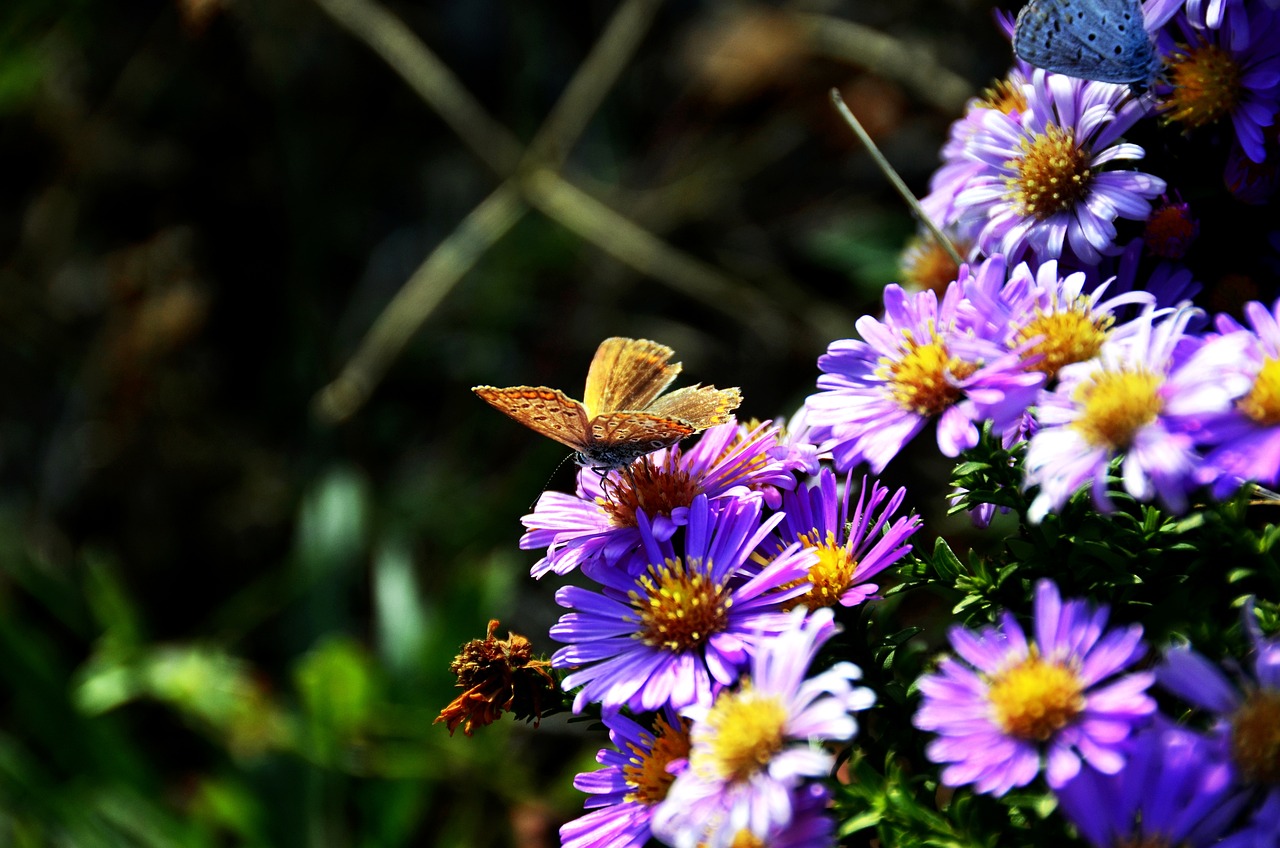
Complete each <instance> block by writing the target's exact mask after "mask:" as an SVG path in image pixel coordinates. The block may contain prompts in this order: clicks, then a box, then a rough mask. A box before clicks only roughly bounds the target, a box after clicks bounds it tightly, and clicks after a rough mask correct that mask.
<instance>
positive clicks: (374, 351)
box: [315, 180, 527, 423]
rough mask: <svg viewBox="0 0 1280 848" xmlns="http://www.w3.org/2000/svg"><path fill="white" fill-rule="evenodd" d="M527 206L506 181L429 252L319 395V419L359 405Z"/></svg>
mask: <svg viewBox="0 0 1280 848" xmlns="http://www.w3.org/2000/svg"><path fill="white" fill-rule="evenodd" d="M526 208H527V207H526V206H525V205H524V203H523V202H521V200H520V195H519V192H518V191H517V189H516V187H515V185H514V184H513V183H512V182H511V181H510V180H508V181H507V182H504V183H503V184H502V185H500V186H499V187H498V188H497V189H496V190H495V191H494V192H493V193H492V194H490V195H489V196H488V197H486V198H485V199H484V201H483V202H481V204H480V205H479V206H477V207H476V208H475V209H473V210H472V211H471V214H469V215H467V217H466V218H464V219H463V220H462V223H461V224H459V225H458V228H457V229H456V230H454V231H453V232H452V233H450V234H449V236H448V237H447V238H446V239H445V240H444V241H442V242H440V244H439V245H438V246H437V247H436V249H435V250H433V251H431V253H430V255H428V256H427V258H426V259H425V260H423V262H422V264H421V265H419V266H418V269H417V270H416V271H414V272H413V276H411V277H410V278H409V279H408V281H407V282H405V284H404V285H403V286H402V287H401V288H400V291H398V292H396V295H395V297H393V298H392V299H391V302H390V303H388V304H387V305H386V307H385V308H384V309H383V310H382V313H381V314H380V315H378V318H377V320H376V321H374V323H373V326H372V327H371V328H370V329H369V332H368V333H366V334H365V337H364V338H363V339H362V340H361V341H360V347H359V348H358V349H357V350H356V353H355V355H354V356H352V357H351V359H350V361H348V362H347V364H346V365H345V366H343V369H342V372H341V373H340V374H339V375H338V377H337V379H335V380H334V381H333V382H332V383H330V384H329V385H327V386H325V387H324V388H323V389H322V390H321V391H320V393H319V394H318V395H317V396H316V399H315V412H316V414H317V415H318V416H319V417H320V419H321V420H323V421H328V422H330V423H336V422H338V421H343V420H345V419H347V418H349V417H350V416H351V415H352V414H353V413H354V412H355V411H356V410H357V409H359V408H360V406H361V405H362V404H363V403H364V402H365V401H366V400H367V399H368V398H369V395H370V393H371V392H372V391H373V387H374V386H375V385H377V383H378V381H379V380H380V379H382V375H383V374H384V373H385V372H386V370H387V367H388V366H390V365H391V363H392V362H394V361H395V359H396V357H397V356H399V355H400V351H402V350H403V349H404V346H405V344H407V343H408V341H409V339H410V338H412V337H413V334H414V333H416V332H417V331H418V328H419V327H421V326H422V322H423V321H425V320H426V319H427V316H428V315H430V314H431V312H432V310H434V309H435V307H436V305H437V304H438V303H439V302H440V301H441V299H443V298H444V296H445V295H446V294H448V293H449V290H450V289H452V288H453V286H454V285H455V284H456V283H457V282H458V281H459V280H460V279H462V277H463V275H464V274H466V273H467V272H468V271H470V270H471V268H472V266H474V265H475V264H476V262H477V261H479V259H480V257H481V256H483V255H484V253H485V252H486V251H488V249H489V248H490V247H492V246H493V245H494V243H495V242H497V241H498V239H500V238H502V237H503V236H504V235H506V233H507V231H508V230H510V229H511V228H512V227H513V226H514V225H515V223H516V221H518V220H520V218H521V217H522V216H523V215H524V213H525V210H526Z"/></svg>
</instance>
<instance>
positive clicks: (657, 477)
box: [520, 421, 812, 577]
mask: <svg viewBox="0 0 1280 848" xmlns="http://www.w3.org/2000/svg"><path fill="white" fill-rule="evenodd" d="M778 434H779V430H778V428H776V427H771V426H769V425H768V423H765V424H759V425H756V426H755V427H751V428H746V427H743V426H742V425H740V424H738V423H737V422H736V421H729V422H726V423H724V424H718V425H716V426H715V427H710V428H708V429H707V430H706V431H705V432H703V434H702V435H701V436H700V437H699V438H698V440H697V441H696V442H694V443H693V445H692V446H691V447H689V448H688V449H685V448H684V447H682V446H680V445H674V446H672V447H670V448H666V449H664V450H659V451H654V452H653V453H651V454H648V455H647V456H644V457H641V458H640V459H639V460H637V461H636V462H635V463H633V464H632V465H631V466H630V467H628V468H626V469H623V470H620V471H610V472H609V473H608V474H606V475H601V474H599V473H598V472H596V471H594V470H593V469H590V468H584V469H582V470H581V471H579V472H578V486H577V491H576V493H575V494H573V495H566V494H564V493H562V492H544V493H543V494H542V497H540V498H538V503H537V504H536V505H535V506H534V509H533V512H532V513H531V514H529V515H526V516H525V517H524V518H522V519H521V522H522V523H523V524H524V526H525V528H526V531H527V532H525V534H524V536H522V537H521V539H520V548H521V550H537V549H540V548H546V549H547V555H546V556H544V557H543V558H542V559H540V560H539V561H538V562H537V563H536V564H535V565H534V566H533V569H532V574H533V576H534V577H542V576H543V575H544V574H546V573H547V572H549V571H554V572H555V573H556V574H567V573H569V572H570V571H573V570H574V569H575V568H577V567H578V566H579V565H581V564H582V563H583V562H586V561H589V560H592V559H600V560H603V561H605V562H609V563H617V562H619V561H620V560H623V559H624V558H627V557H629V556H630V555H631V554H633V553H634V552H636V551H637V550H638V549H639V547H640V531H639V524H638V521H637V520H636V513H637V511H639V510H644V512H645V514H646V515H647V516H648V519H649V522H650V526H651V528H652V530H653V533H654V534H655V535H656V536H658V537H659V538H662V539H664V540H665V539H669V538H671V535H672V534H673V533H675V531H676V528H677V527H680V526H681V525H683V524H684V523H685V522H686V521H687V517H688V512H689V504H691V503H693V499H694V498H695V497H697V496H698V495H706V496H707V497H709V498H711V499H712V500H718V499H720V498H736V497H738V496H740V495H741V494H743V493H745V492H748V491H757V492H760V493H761V494H763V495H764V496H765V498H766V499H767V501H768V502H769V503H770V504H771V505H773V506H777V504H778V503H780V502H781V498H780V495H779V493H778V490H779V489H790V488H793V487H794V486H795V485H796V479H795V474H794V472H795V471H796V470H803V469H804V468H806V467H808V466H809V465H810V464H811V463H812V458H811V457H809V456H807V455H805V454H804V453H803V452H797V451H795V450H793V449H790V448H788V447H787V446H785V445H782V444H780V443H779V441H778Z"/></svg>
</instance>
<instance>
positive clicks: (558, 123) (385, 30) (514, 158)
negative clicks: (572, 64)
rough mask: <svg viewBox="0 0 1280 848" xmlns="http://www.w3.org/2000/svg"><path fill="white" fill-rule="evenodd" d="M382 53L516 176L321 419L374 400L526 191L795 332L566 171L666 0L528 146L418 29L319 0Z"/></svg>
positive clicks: (429, 268)
mask: <svg viewBox="0 0 1280 848" xmlns="http://www.w3.org/2000/svg"><path fill="white" fill-rule="evenodd" d="M316 2H317V3H318V4H319V5H320V6H321V7H322V8H323V9H325V11H327V12H328V13H329V14H330V15H332V16H333V18H334V19H335V20H337V21H338V22H339V23H341V24H342V25H343V26H345V27H346V28H347V29H348V30H350V31H351V32H352V33H353V34H354V35H356V36H357V37H358V38H360V39H361V40H363V41H365V43H367V44H368V45H369V46H370V47H371V48H372V49H373V50H374V51H375V52H377V53H378V55H379V56H381V57H382V58H383V59H384V60H385V61H386V62H387V63H388V64H389V65H390V66H391V67H392V69H394V70H395V71H396V72H397V73H399V74H400V75H401V76H402V77H403V78H404V79H405V81H406V82H408V83H409V84H410V85H411V86H412V87H413V89H414V90H415V91H417V92H418V93H419V94H420V95H421V96H422V98H423V100H425V101H426V103H427V104H428V105H429V106H430V107H431V108H433V109H435V110H436V111H437V112H439V113H440V114H441V116H442V117H444V119H445V120H446V121H447V122H448V123H449V125H450V126H451V127H453V129H454V130H455V132H457V133H458V135H459V137H460V138H461V139H462V141H463V143H465V144H467V145H468V146H470V147H471V148H472V150H473V151H474V152H475V153H476V155H477V156H479V157H480V158H481V159H482V160H484V161H485V162H486V164H488V165H489V167H490V168H491V169H493V170H494V171H495V172H497V173H498V174H500V175H502V176H506V177H507V180H506V182H504V183H503V184H502V185H501V186H499V188H498V189H497V190H495V191H494V192H493V193H492V194H491V195H489V197H488V198H486V199H485V201H484V202H483V203H481V204H480V206H478V207H477V208H476V209H475V210H473V211H472V212H471V213H470V214H469V215H468V216H467V218H466V220H464V221H463V222H462V224H461V225H460V226H459V227H458V228H457V229H456V230H455V231H454V232H453V233H452V234H450V235H449V236H448V237H447V238H446V239H445V240H444V241H443V242H441V243H440V244H439V246H437V247H436V249H435V250H434V251H432V253H431V255H430V256H428V257H427V259H426V260H425V261H424V262H423V263H422V265H420V266H419V267H418V270H417V271H415V272H414V274H413V276H412V277H410V279H409V280H408V281H407V282H406V283H405V285H404V287H403V288H402V289H401V290H400V291H399V292H398V293H397V294H396V296H395V297H394V298H392V300H391V302H390V303H388V304H387V306H386V307H385V308H384V309H383V311H382V313H381V314H380V315H379V316H378V318H377V320H376V321H375V322H374V324H373V326H372V327H371V328H370V330H369V332H368V333H367V334H366V335H365V338H364V339H362V340H361V342H360V347H359V348H358V349H357V351H356V353H355V355H354V356H352V358H351V360H350V361H349V362H348V363H347V364H346V365H345V366H344V367H343V369H342V371H341V373H340V374H339V375H338V377H337V378H336V379H335V380H334V381H333V382H332V383H330V384H329V385H328V386H325V387H324V388H323V389H322V390H321V391H320V393H319V394H318V395H317V397H316V400H315V405H314V408H315V412H316V414H317V415H318V416H319V417H320V419H321V420H323V421H328V422H331V423H334V422H339V421H343V420H345V419H347V418H349V417H350V416H351V415H353V414H354V413H355V412H356V410H358V409H359V408H360V406H361V405H362V404H363V403H364V402H365V401H366V400H367V399H368V398H369V395H370V394H371V393H372V391H373V388H374V386H376V385H377V382H378V381H379V380H380V379H381V378H382V375H383V374H384V373H385V372H386V370H387V368H388V367H389V366H390V365H391V363H392V362H394V361H395V359H396V357H397V356H399V355H400V352H401V351H402V350H403V349H404V346H405V345H406V344H407V343H408V341H409V339H410V338H412V336H413V334H414V333H416V332H417V330H418V329H419V328H420V327H421V326H422V324H423V322H425V321H426V319H427V317H428V316H429V315H430V314H431V312H432V311H433V310H434V309H435V307H436V305H437V304H439V302H440V301H441V299H442V298H443V297H444V296H445V295H446V294H447V293H448V291H449V290H450V289H451V288H452V287H453V286H454V285H455V284H456V283H457V282H458V281H459V280H460V279H461V278H462V276H463V275H465V274H466V273H467V271H469V270H470V269H471V268H472V266H474V265H475V263H476V261H478V260H479V258H480V256H481V255H483V253H484V252H485V251H486V250H488V249H489V248H490V247H491V246H492V245H493V244H494V243H495V242H497V241H498V239H500V238H501V237H502V236H503V234H505V233H506V232H507V230H509V229H510V228H511V227H512V226H513V225H514V224H515V222H516V221H517V220H518V219H519V218H520V216H521V215H522V214H523V213H524V211H525V206H524V203H523V202H522V200H521V195H523V199H524V201H527V202H528V203H529V204H531V205H533V206H535V207H537V208H538V209H539V210H540V211H541V212H543V213H544V214H546V215H548V216H549V217H551V218H553V219H554V220H556V221H558V222H560V223H561V224H562V225H563V226H565V227H566V228H568V229H569V230H571V231H572V232H574V233H576V234H577V235H579V236H580V237H582V238H583V239H585V240H587V241H589V242H592V243H593V244H595V245H596V246H597V247H599V248H600V249H601V250H603V251H604V252H605V253H608V254H609V255H611V256H613V257H614V258H616V259H618V260H620V261H622V262H624V263H626V264H627V265H630V266H631V267H632V268H634V269H636V270H637V271H639V272H640V273H642V274H646V275H649V276H651V277H654V278H655V279H658V280H661V281H663V282H665V283H666V284H667V285H668V286H670V287H671V288H673V289H675V290H676V291H679V292H681V293H683V294H684V295H686V296H687V297H689V298H691V299H694V300H697V301H700V302H702V303H705V304H707V305H709V306H711V307H713V308H715V309H718V310H720V311H722V312H724V313H725V314H727V315H729V316H730V317H731V318H733V319H734V320H736V321H739V322H741V323H743V324H744V325H746V326H748V327H750V328H752V329H753V330H754V331H755V332H756V333H757V334H758V335H759V336H760V338H761V339H763V340H765V341H767V342H777V341H779V340H781V339H783V338H785V337H786V334H785V318H783V317H782V315H783V310H782V308H781V307H780V306H779V305H778V304H776V303H774V302H773V301H772V299H771V298H769V297H767V296H765V295H763V294H761V293H760V292H758V291H756V290H753V289H751V288H749V287H747V286H746V285H745V284H743V283H741V282H740V281H737V280H735V279H733V278H731V277H729V276H727V275H725V274H723V273H722V272H720V271H718V270H717V269H715V268H713V267H712V266H710V265H708V264H706V263H704V262H702V261H700V260H698V259H696V258H694V257H692V256H689V255H688V254H686V253H684V252H683V251H681V250H679V249H678V248H675V247H673V246H671V245H669V244H667V243H666V242H665V241H663V240H662V239H661V238H659V237H658V236H656V235H654V234H653V233H652V232H650V231H649V230H646V229H645V228H644V227H642V226H640V225H639V224H637V223H635V222H634V221H632V220H630V219H628V218H626V217H624V216H623V215H621V214H620V213H618V212H616V211H614V210H613V209H611V208H609V207H608V206H605V205H604V204H602V203H601V202H600V201H598V200H596V199H595V198H593V197H591V196H590V195H588V194H586V193H585V192H583V191H582V190H580V189H578V188H575V187H574V186H573V185H571V184H569V183H568V182H566V181H565V180H564V179H563V178H562V177H561V176H559V175H558V174H557V173H555V172H556V170H558V168H559V166H560V165H561V164H562V163H563V162H564V159H565V157H566V156H567V155H568V152H569V150H571V149H572V147H573V145H574V143H575V142H576V141H577V139H578V138H579V136H581V134H582V132H583V131H584V130H585V129H586V127H587V124H588V123H589V122H590V120H591V117H592V116H593V115H594V114H595V112H596V110H597V109H598V108H599V106H600V103H601V102H602V101H603V99H604V97H605V95H606V94H607V93H608V92H609V91H610V90H611V89H612V88H613V85H614V83H615V82H616V81H617V78H618V76H619V74H620V73H621V72H622V70H623V68H625V67H626V65H627V63H628V62H629V61H630V60H631V57H632V55H634V53H635V50H636V49H637V47H638V46H639V45H640V42H641V40H642V39H643V37H644V34H645V33H646V32H647V31H648V28H649V25H650V23H651V22H652V20H653V17H654V14H655V13H656V11H657V9H658V6H659V5H660V3H661V0H626V2H624V3H623V4H622V5H621V6H620V7H619V8H618V10H617V11H616V12H614V14H613V16H612V17H611V18H610V20H609V23H608V24H607V25H606V27H605V30H604V32H603V33H602V34H601V36H600V38H598V39H597V40H596V43H595V44H594V45H593V47H592V49H591V52H590V53H589V54H588V55H587V58H586V59H585V60H583V63H582V64H581V65H580V66H579V68H578V70H577V72H576V73H575V74H574V76H573V78H572V79H571V80H570V81H569V84H568V85H567V86H566V87H565V90H564V92H563V93H562V94H561V96H560V98H559V99H558V100H557V102H556V104H555V105H554V106H553V107H552V108H551V111H550V112H549V113H548V115H547V118H546V119H545V120H544V122H543V124H542V126H541V127H540V128H539V129H538V132H537V133H536V134H535V136H534V139H533V141H532V142H531V144H530V145H529V148H528V150H527V151H523V152H522V151H520V150H519V147H520V143H519V142H518V141H517V140H516V139H515V137H514V136H512V135H511V134H510V132H509V131H508V130H507V129H506V128H505V127H503V126H502V125H501V124H499V123H498V122H497V121H495V120H494V119H493V118H491V117H490V116H489V115H488V114H487V113H486V112H484V110H483V109H482V108H481V107H480V105H479V104H478V103H477V102H476V101H475V100H474V98H472V97H471V95H470V94H469V93H468V92H467V91H466V90H465V89H464V88H463V87H462V85H461V83H460V82H459V81H458V80H457V78H456V77H454V76H453V74H452V73H451V72H450V71H449V69H448V68H447V67H445V66H444V65H443V64H442V63H441V62H440V60H439V59H437V58H436V57H435V55H434V54H433V53H431V51H430V50H429V49H428V48H427V47H426V45H424V44H422V42H421V41H420V40H419V39H418V38H417V36H415V35H414V34H413V33H412V31H410V30H409V29H408V27H406V26H405V25H404V23H403V22H401V21H400V20H399V19H397V18H396V17H395V16H394V15H392V14H391V13H390V12H388V11H387V10H386V9H384V8H383V7H381V6H379V5H378V4H376V3H375V2H373V0H316Z"/></svg>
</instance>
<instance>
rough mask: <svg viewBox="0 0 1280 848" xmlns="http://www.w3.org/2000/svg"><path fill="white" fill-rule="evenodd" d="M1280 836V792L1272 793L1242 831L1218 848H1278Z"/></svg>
mask: <svg viewBox="0 0 1280 848" xmlns="http://www.w3.org/2000/svg"><path fill="white" fill-rule="evenodd" d="M1277 834H1280V792H1272V793H1271V794H1269V795H1267V797H1266V799H1265V800H1264V801H1263V802H1262V804H1261V805H1259V806H1258V809H1257V810H1255V811H1254V814H1253V815H1252V816H1251V817H1250V818H1249V821H1248V822H1247V823H1246V824H1245V826H1244V827H1242V828H1241V829H1240V830H1237V831H1236V832H1235V833H1232V834H1229V835H1228V836H1226V837H1225V838H1223V840H1222V841H1221V842H1219V843H1217V848H1276V838H1277Z"/></svg>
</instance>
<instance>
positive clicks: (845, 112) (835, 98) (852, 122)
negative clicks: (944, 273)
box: [831, 88, 964, 267]
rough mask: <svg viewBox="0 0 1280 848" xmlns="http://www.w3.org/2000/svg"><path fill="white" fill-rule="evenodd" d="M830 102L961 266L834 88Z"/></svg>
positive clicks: (934, 225) (957, 252)
mask: <svg viewBox="0 0 1280 848" xmlns="http://www.w3.org/2000/svg"><path fill="white" fill-rule="evenodd" d="M831 102H833V103H834V104H835V106H836V110H837V111H839V112H840V117H842V118H844V120H845V122H846V123H847V124H848V125H849V127H850V129H852V130H853V132H854V134H855V135H856V136H858V140H859V141H861V142H862V143H863V145H865V146H866V148H867V152H868V153H870V154H871V158H872V159H874V160H875V162H876V165H877V166H878V167H879V168H880V170H881V172H882V173H883V174H884V175H885V177H887V178H888V180H889V182H890V183H891V184H892V185H893V187H894V189H896V190H897V192H898V194H900V195H901V196H902V199H903V200H905V201H906V202H907V206H908V207H910V209H911V212H912V214H913V215H915V216H916V218H917V219H918V220H919V221H920V223H922V224H924V225H925V227H926V228H927V229H928V230H929V232H930V233H932V234H933V237H934V238H935V239H937V241H938V244H939V245H940V246H941V247H942V249H943V250H945V251H946V252H947V256H950V257H951V260H952V261H953V262H955V263H956V267H959V266H961V265H963V264H964V260H963V259H961V258H960V253H959V251H957V250H956V247H955V245H953V244H952V243H951V239H949V238H947V237H946V236H945V235H943V233H942V230H940V229H938V225H937V224H935V223H934V222H933V219H932V218H930V217H929V216H928V215H927V214H925V211H924V207H923V206H921V205H920V201H919V200H916V196H915V195H914V194H912V193H911V189H909V188H907V184H906V183H904V182H903V181H902V177H900V176H898V172H897V171H896V170H894V167H893V166H892V165H890V164H889V160H888V159H886V158H884V154H883V153H881V152H880V148H879V147H877V146H876V143H875V142H874V141H872V140H871V136H870V135H869V134H868V133H867V131H866V130H865V129H863V127H862V124H860V123H859V122H858V119H857V118H855V117H854V116H853V112H851V111H849V107H848V106H846V105H845V103H844V98H843V97H841V96H840V92H839V91H837V90H836V89H834V88H833V89H831Z"/></svg>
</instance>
